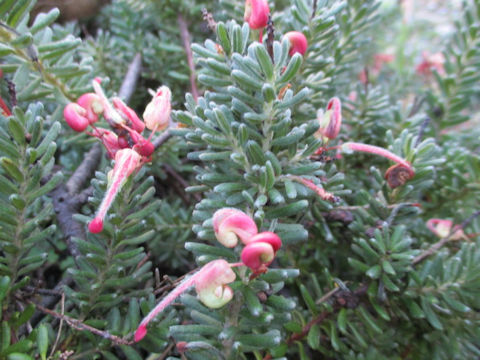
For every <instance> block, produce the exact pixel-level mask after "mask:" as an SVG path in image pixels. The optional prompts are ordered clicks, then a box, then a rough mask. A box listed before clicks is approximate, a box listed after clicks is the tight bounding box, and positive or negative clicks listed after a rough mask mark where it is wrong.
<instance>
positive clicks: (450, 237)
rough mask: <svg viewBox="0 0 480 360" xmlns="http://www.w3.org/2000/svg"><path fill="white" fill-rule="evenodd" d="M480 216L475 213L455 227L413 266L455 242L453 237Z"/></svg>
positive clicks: (479, 211)
mask: <svg viewBox="0 0 480 360" xmlns="http://www.w3.org/2000/svg"><path fill="white" fill-rule="evenodd" d="M478 216H480V210H478V211H476V212H474V213H473V214H472V215H470V216H469V217H468V218H467V219H465V220H464V221H463V222H462V223H461V224H460V225H458V226H454V227H453V228H452V229H451V230H450V233H449V234H448V235H447V236H445V237H444V238H442V239H440V240H439V241H437V242H436V243H435V244H433V245H432V246H430V247H429V248H428V249H427V250H425V251H424V252H422V253H421V254H420V255H418V256H416V257H415V258H414V259H413V261H412V265H417V264H419V263H421V262H422V261H423V260H425V259H426V258H428V257H429V256H431V255H433V254H435V253H436V252H437V251H438V250H440V249H441V248H442V247H443V246H444V245H445V244H447V243H448V242H450V241H452V240H454V237H453V235H454V234H455V233H457V232H458V231H459V230H463V229H464V228H465V227H466V226H467V225H468V224H470V223H471V222H472V221H473V219H475V218H476V217H478Z"/></svg>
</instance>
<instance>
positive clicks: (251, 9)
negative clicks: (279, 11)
mask: <svg viewBox="0 0 480 360" xmlns="http://www.w3.org/2000/svg"><path fill="white" fill-rule="evenodd" d="M268 15H270V8H269V7H268V2H267V0H246V1H245V14H244V16H243V19H244V20H245V21H246V22H247V23H248V25H249V26H250V29H254V30H256V29H263V28H264V27H265V26H267V22H268Z"/></svg>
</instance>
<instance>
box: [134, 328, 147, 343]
mask: <svg viewBox="0 0 480 360" xmlns="http://www.w3.org/2000/svg"><path fill="white" fill-rule="evenodd" d="M145 335H147V326H146V325H140V326H139V327H138V329H137V331H135V335H134V337H133V339H134V340H135V342H139V341H140V340H142V339H143V338H144V337H145Z"/></svg>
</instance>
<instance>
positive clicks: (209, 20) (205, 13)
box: [202, 8, 217, 32]
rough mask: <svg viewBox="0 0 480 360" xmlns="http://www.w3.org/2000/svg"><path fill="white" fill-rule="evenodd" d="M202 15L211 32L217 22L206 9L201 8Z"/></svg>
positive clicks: (215, 29) (214, 29)
mask: <svg viewBox="0 0 480 360" xmlns="http://www.w3.org/2000/svg"><path fill="white" fill-rule="evenodd" d="M202 15H203V21H205V22H206V23H207V26H208V28H209V29H210V30H211V31H213V32H215V31H217V22H216V21H215V19H214V18H213V15H212V13H210V12H208V10H207V9H205V8H203V9H202Z"/></svg>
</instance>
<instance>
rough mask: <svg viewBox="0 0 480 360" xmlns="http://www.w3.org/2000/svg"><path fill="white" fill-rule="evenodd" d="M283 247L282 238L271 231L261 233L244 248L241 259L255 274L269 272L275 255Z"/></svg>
mask: <svg viewBox="0 0 480 360" xmlns="http://www.w3.org/2000/svg"><path fill="white" fill-rule="evenodd" d="M281 246H282V240H281V239H280V237H279V236H278V235H277V234H275V233H273V232H270V231H264V232H261V233H259V234H257V235H255V236H253V237H252V238H251V239H250V240H249V242H248V244H247V245H246V246H245V247H244V248H243V250H242V254H241V259H242V262H243V263H244V264H245V265H246V266H248V267H249V268H250V269H251V270H252V271H253V273H254V274H259V273H263V272H265V271H267V266H268V265H270V264H271V263H272V261H273V259H274V258H275V254H276V253H277V251H278V249H280V247H281Z"/></svg>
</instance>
